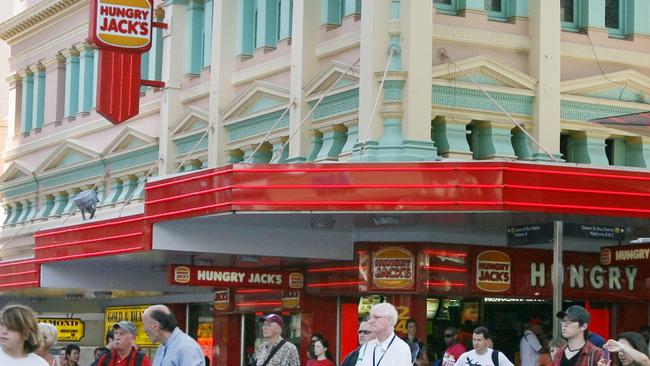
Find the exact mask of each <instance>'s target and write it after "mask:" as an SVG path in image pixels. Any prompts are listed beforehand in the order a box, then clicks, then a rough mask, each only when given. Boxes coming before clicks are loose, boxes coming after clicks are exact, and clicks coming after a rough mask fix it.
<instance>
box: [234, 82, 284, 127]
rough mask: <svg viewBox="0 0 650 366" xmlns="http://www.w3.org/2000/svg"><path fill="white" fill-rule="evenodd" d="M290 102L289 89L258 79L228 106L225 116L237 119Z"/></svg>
mask: <svg viewBox="0 0 650 366" xmlns="http://www.w3.org/2000/svg"><path fill="white" fill-rule="evenodd" d="M288 102H289V90H288V89H285V88H281V87H279V86H277V85H273V84H270V83H267V82H264V81H257V80H256V81H254V82H253V83H252V84H251V86H250V87H249V88H248V89H246V90H245V91H244V92H242V93H241V94H240V95H238V96H237V97H236V98H235V100H233V101H232V103H230V105H228V107H226V110H225V111H224V116H225V119H226V120H230V119H235V118H239V117H242V116H244V115H252V114H257V113H259V112H262V111H265V110H269V111H271V110H273V109H274V108H276V107H279V106H283V105H286V104H287V103H288Z"/></svg>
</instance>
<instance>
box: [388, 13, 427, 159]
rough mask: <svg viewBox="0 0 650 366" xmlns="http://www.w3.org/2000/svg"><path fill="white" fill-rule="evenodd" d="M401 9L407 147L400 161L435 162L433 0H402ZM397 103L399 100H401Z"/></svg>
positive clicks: (404, 134)
mask: <svg viewBox="0 0 650 366" xmlns="http://www.w3.org/2000/svg"><path fill="white" fill-rule="evenodd" d="M402 8H403V9H404V11H403V12H402V16H401V19H400V23H399V24H401V26H402V27H403V29H402V31H401V32H402V33H404V37H403V39H402V42H401V45H402V63H403V64H404V65H405V70H406V71H407V72H408V73H407V74H406V80H405V81H404V84H403V87H402V88H403V91H404V95H403V101H402V102H401V103H402V105H403V111H404V114H403V116H402V117H401V119H402V136H403V138H404V142H403V145H404V146H403V147H404V148H403V151H402V152H401V157H400V160H424V161H432V160H436V159H437V153H436V148H435V147H434V145H433V141H432V140H431V119H432V118H431V99H432V96H431V93H432V92H431V78H432V71H431V65H432V62H433V61H432V59H433V47H432V46H431V37H430V36H429V35H430V34H432V33H433V23H432V22H431V14H432V13H433V2H432V1H403V2H402ZM391 27H394V25H391ZM395 31H396V30H394V29H392V30H391V32H395ZM395 89H396V92H399V91H400V86H399V83H397V84H396V85H395ZM388 90H389V89H387V91H388ZM395 102H396V103H399V101H398V100H395Z"/></svg>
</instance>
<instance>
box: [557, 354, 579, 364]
mask: <svg viewBox="0 0 650 366" xmlns="http://www.w3.org/2000/svg"><path fill="white" fill-rule="evenodd" d="M580 353H581V352H576V354H575V355H573V357H571V358H570V359H568V358H566V352H562V361H560V366H575V365H576V363H578V359H579V358H580Z"/></svg>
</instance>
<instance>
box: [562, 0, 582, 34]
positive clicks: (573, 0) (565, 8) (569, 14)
mask: <svg viewBox="0 0 650 366" xmlns="http://www.w3.org/2000/svg"><path fill="white" fill-rule="evenodd" d="M578 11H579V7H578V0H560V20H561V21H562V29H563V30H565V31H569V32H577V31H579V30H580V27H579V26H578Z"/></svg>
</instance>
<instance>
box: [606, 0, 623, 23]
mask: <svg viewBox="0 0 650 366" xmlns="http://www.w3.org/2000/svg"><path fill="white" fill-rule="evenodd" d="M618 3H619V0H606V1H605V27H607V28H614V29H618V28H620V24H619V13H618V10H619V8H618Z"/></svg>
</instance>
